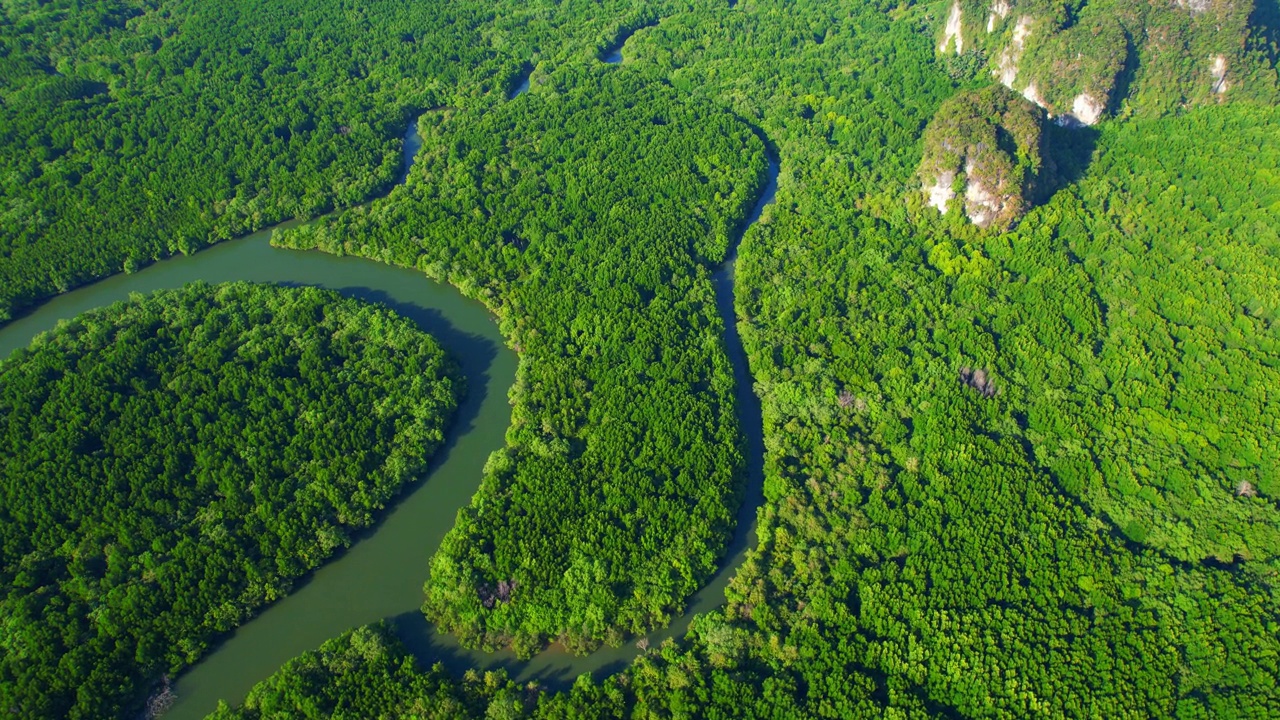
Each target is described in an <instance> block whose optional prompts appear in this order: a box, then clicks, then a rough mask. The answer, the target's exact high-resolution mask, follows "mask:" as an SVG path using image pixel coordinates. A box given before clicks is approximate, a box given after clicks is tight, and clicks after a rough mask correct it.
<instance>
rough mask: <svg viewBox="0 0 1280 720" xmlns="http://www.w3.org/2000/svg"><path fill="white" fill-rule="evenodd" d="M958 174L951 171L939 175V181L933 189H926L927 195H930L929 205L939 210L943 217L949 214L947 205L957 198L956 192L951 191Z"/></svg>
mask: <svg viewBox="0 0 1280 720" xmlns="http://www.w3.org/2000/svg"><path fill="white" fill-rule="evenodd" d="M955 179H956V174H955V173H953V172H951V171H950V170H948V171H946V172H944V173H942V174H940V175H938V181H937V182H936V183H934V184H933V187H929V188H925V193H927V194H928V195H929V204H930V205H932V206H934V207H936V208H938V212H940V213H942V214H943V215H946V214H947V203H949V202H951V198H953V197H955V195H956V194H955V192H954V191H952V189H951V183H953V182H955Z"/></svg>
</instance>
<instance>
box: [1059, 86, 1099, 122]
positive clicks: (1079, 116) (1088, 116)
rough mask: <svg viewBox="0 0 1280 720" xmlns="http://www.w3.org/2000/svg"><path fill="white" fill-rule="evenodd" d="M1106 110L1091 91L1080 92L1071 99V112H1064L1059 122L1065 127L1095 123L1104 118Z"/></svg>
mask: <svg viewBox="0 0 1280 720" xmlns="http://www.w3.org/2000/svg"><path fill="white" fill-rule="evenodd" d="M1104 110H1106V108H1105V107H1104V106H1103V105H1102V103H1100V102H1098V99H1097V98H1095V97H1094V96H1092V95H1090V94H1089V93H1080V94H1079V95H1077V96H1076V99H1075V100H1072V101H1071V112H1069V113H1064V114H1063V115H1062V117H1060V118H1058V120H1057V122H1058V124H1059V125H1062V126H1064V127H1078V126H1080V125H1093V124H1094V123H1096V122H1098V120H1100V119H1101V118H1102V113H1103V111H1104Z"/></svg>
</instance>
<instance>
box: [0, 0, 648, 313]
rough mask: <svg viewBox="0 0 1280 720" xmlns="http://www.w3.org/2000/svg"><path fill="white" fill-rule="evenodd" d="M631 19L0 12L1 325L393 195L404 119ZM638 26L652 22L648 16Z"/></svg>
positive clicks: (88, 9) (474, 92) (198, 4)
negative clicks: (178, 257) (77, 291)
mask: <svg viewBox="0 0 1280 720" xmlns="http://www.w3.org/2000/svg"><path fill="white" fill-rule="evenodd" d="M632 5H633V3H631V2H626V1H624V0H607V1H606V2H603V3H596V2H580V1H574V2H569V3H564V4H563V9H562V10H561V11H560V12H552V10H554V9H556V8H561V7H562V4H561V3H560V2H555V1H553V0H537V1H534V2H530V1H528V0H518V1H515V0H512V1H509V2H504V3H499V4H496V5H495V4H494V3H492V2H478V1H475V0H464V1H461V2H460V1H457V0H450V1H448V2H445V1H444V0H427V1H425V2H413V3H404V2H400V1H399V0H376V1H375V2H370V3H361V4H359V5H358V6H357V5H352V4H350V3H346V2H341V1H340V0H323V1H320V2H316V1H314V0H227V1H224V2H206V1H203V0H102V1H101V2H96V3H85V2H82V0H51V1H50V2H14V3H5V4H4V6H3V7H2V8H0V168H2V169H3V172H0V322H3V321H5V320H7V319H8V318H10V317H11V316H12V315H13V314H14V313H15V312H17V311H20V310H22V309H23V308H25V307H27V306H29V305H31V304H32V303H33V302H35V301H38V300H40V299H42V298H45V297H48V296H49V295H52V294H54V293H57V292H62V291H65V290H67V289H68V288H72V287H75V286H77V285H80V284H82V283H84V282H87V281H90V280H93V279H96V278H100V277H103V276H105V275H108V274H111V273H116V272H120V271H121V270H122V269H123V270H126V271H129V270H132V269H134V268H136V267H139V266H140V265H144V264H146V263H149V262H151V261H152V260H154V259H157V258H162V257H166V256H168V255H172V254H174V253H179V252H181V253H190V252H192V251H194V250H197V249H199V248H202V247H205V246H207V245H209V244H210V243H212V242H216V241H218V240H223V239H227V238H230V237H235V236H238V235H242V234H244V233H246V232H248V231H250V230H256V229H258V228H261V227H263V226H265V225H268V224H270V223H273V222H278V221H280V220H284V219H287V218H294V217H312V216H314V215H316V214H319V213H321V212H324V211H325V210H328V209H330V208H333V207H336V206H347V205H351V204H354V203H357V202H361V201H364V200H366V199H368V198H369V197H371V196H373V195H375V194H377V193H379V192H381V191H383V190H385V189H386V188H388V187H389V186H390V185H391V183H392V181H393V180H394V179H395V177H396V174H397V172H398V171H399V168H400V153H399V150H400V137H401V135H402V134H403V130H404V128H405V127H406V126H407V125H408V123H409V122H410V120H411V118H412V117H413V115H414V114H415V113H416V112H418V111H421V110H423V109H427V108H432V107H438V106H446V105H449V106H468V105H483V104H486V103H490V102H493V101H494V100H495V99H500V98H502V97H504V96H505V94H506V90H507V88H508V87H509V86H510V85H511V84H512V78H513V77H514V76H515V75H516V74H517V73H519V72H520V71H521V69H522V68H523V67H524V66H525V65H527V64H529V63H533V62H537V61H538V60H540V59H542V58H544V57H547V58H554V57H556V56H557V55H558V54H559V53H562V52H563V51H564V50H563V48H565V47H582V46H589V47H593V46H594V45H595V43H597V42H602V41H603V40H605V39H606V38H607V37H608V35H607V34H608V33H609V32H613V31H615V30H616V28H618V27H619V26H620V25H621V24H624V23H628V22H635V19H634V18H636V17H640V16H641V15H640V14H638V12H639V11H636V10H633V9H632V8H631V6H632ZM645 12H652V11H651V10H646V11H645Z"/></svg>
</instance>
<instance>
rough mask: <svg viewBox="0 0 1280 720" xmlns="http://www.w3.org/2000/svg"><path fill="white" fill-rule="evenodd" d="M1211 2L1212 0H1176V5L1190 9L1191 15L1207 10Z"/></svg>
mask: <svg viewBox="0 0 1280 720" xmlns="http://www.w3.org/2000/svg"><path fill="white" fill-rule="evenodd" d="M1211 2H1212V0H1177V3H1178V7H1180V8H1182V9H1183V10H1190V11H1191V14H1192V15H1199V14H1200V13H1202V12H1204V11H1206V10H1208V9H1209V5H1210V3H1211Z"/></svg>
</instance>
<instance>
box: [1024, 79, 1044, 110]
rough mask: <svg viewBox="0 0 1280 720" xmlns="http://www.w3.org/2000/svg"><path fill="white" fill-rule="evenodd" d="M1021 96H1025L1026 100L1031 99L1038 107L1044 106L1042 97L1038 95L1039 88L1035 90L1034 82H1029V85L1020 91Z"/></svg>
mask: <svg viewBox="0 0 1280 720" xmlns="http://www.w3.org/2000/svg"><path fill="white" fill-rule="evenodd" d="M1022 97H1024V98H1026V99H1027V100H1029V101H1031V102H1033V103H1035V104H1036V105H1039V106H1040V107H1044V106H1045V105H1044V98H1042V97H1040V91H1039V90H1036V84H1035V83H1031V84H1030V85H1028V86H1027V87H1026V89H1025V90H1023V91H1022Z"/></svg>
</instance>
